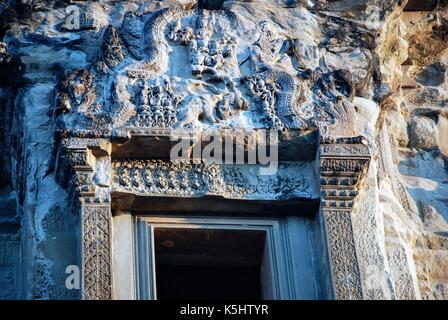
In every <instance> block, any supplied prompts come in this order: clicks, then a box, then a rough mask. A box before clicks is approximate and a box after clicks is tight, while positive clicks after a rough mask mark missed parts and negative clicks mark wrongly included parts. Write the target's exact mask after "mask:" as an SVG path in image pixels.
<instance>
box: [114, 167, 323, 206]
mask: <svg viewBox="0 0 448 320" xmlns="http://www.w3.org/2000/svg"><path fill="white" fill-rule="evenodd" d="M259 169H260V166H259V165H247V164H242V165H217V164H206V163H203V162H193V161H192V162H182V161H179V162H170V161H160V160H159V161H157V160H152V161H151V160H129V161H119V162H114V163H113V172H114V181H113V186H112V190H113V191H114V192H125V193H132V194H138V195H149V196H166V197H173V196H174V197H202V196H206V195H220V196H223V197H225V198H228V199H247V200H249V199H253V200H257V199H259V200H288V199H294V198H313V197H316V196H318V194H317V190H315V187H314V184H315V181H314V177H313V172H312V168H311V167H309V166H307V165H305V164H302V163H280V164H279V168H278V173H277V174H275V175H266V176H263V175H259Z"/></svg>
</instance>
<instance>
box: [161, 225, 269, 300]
mask: <svg viewBox="0 0 448 320" xmlns="http://www.w3.org/2000/svg"><path fill="white" fill-rule="evenodd" d="M154 239H155V261H156V288H157V299H158V300H167V299H190V300H191V299H201V300H204V299H207V300H215V299H252V300H259V299H261V298H262V288H261V287H262V281H261V271H262V268H263V253H264V248H265V239H266V233H265V232H264V231H257V230H219V229H179V228H156V229H155V230H154ZM263 284H264V285H266V283H263Z"/></svg>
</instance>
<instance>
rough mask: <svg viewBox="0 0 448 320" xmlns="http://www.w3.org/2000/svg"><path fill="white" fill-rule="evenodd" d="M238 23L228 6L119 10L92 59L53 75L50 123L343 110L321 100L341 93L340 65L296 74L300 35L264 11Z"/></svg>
mask: <svg viewBox="0 0 448 320" xmlns="http://www.w3.org/2000/svg"><path fill="white" fill-rule="evenodd" d="M239 23H240V22H239V20H238V17H237V15H235V14H234V13H233V12H232V11H230V10H220V11H207V10H184V9H182V8H176V9H161V10H158V11H156V12H153V13H149V14H148V13H147V14H140V15H138V14H135V13H130V12H129V13H127V14H125V15H124V18H123V24H122V27H121V28H116V27H112V26H109V27H108V28H107V29H105V31H104V32H103V45H102V48H101V52H102V53H101V55H100V61H98V62H97V63H94V64H92V65H91V66H90V67H89V68H87V69H85V70H73V71H69V72H67V74H66V75H65V77H62V79H61V81H60V85H59V86H58V88H57V90H56V91H57V93H56V101H55V105H56V107H55V108H56V112H55V114H56V120H57V123H58V125H59V127H60V128H61V129H65V130H67V129H68V130H73V131H75V132H76V131H77V130H95V129H101V130H117V129H123V128H128V127H143V128H190V129H195V130H202V129H205V128H210V127H213V128H275V129H281V130H283V129H307V128H315V127H319V128H321V129H322V128H325V127H326V126H327V125H328V124H331V123H334V121H336V120H338V119H339V118H340V119H339V120H340V121H344V122H347V121H348V120H350V119H352V117H351V114H350V112H349V111H347V110H348V109H347V108H346V107H341V110H333V111H332V110H330V109H331V108H333V109H334V108H336V109H337V108H338V105H346V104H348V102H346V100H347V99H350V95H351V92H349V91H350V90H348V89H344V90H345V91H347V90H348V91H347V92H345V91H344V90H343V89H342V87H344V88H348V87H350V85H349V84H347V83H346V82H347V81H348V80H344V79H345V78H344V76H343V75H338V74H334V75H331V76H330V75H325V74H322V75H320V73H319V72H317V71H316V72H317V73H316V74H315V76H311V75H309V76H306V77H305V76H304V74H303V70H302V69H303V67H304V66H305V65H306V66H307V64H306V63H305V62H303V61H302V60H303V59H299V57H298V55H299V56H300V52H301V51H303V50H305V49H304V48H302V47H301V46H303V44H301V42H300V41H293V40H291V39H289V38H287V37H286V36H285V34H284V33H282V32H281V31H280V29H279V27H278V26H277V25H275V24H274V23H273V22H272V21H259V22H256V25H255V26H254V28H255V29H253V30H244V31H245V32H246V33H253V34H254V35H255V36H253V35H250V36H249V35H247V34H244V32H241V31H239V28H238V27H239V26H240V25H241V24H239ZM254 37H255V38H254ZM307 48H308V47H307ZM308 49H309V48H308ZM302 58H303V57H302ZM298 60H300V61H302V62H301V63H302V64H303V63H305V65H303V66H302V64H300V63H298ZM300 61H299V62H300ZM308 67H309V66H308ZM307 72H312V69H307ZM313 72H314V71H313ZM341 79H342V80H341ZM343 80H344V81H345V82H344V81H343ZM339 87H341V88H339ZM336 96H337V97H338V98H337V99H336V98H335V97H336ZM310 97H313V98H312V99H311V98H310ZM324 100H325V101H324ZM330 100H331V101H330ZM333 100H334V101H333ZM338 101H339V102H340V103H339V102H338ZM327 105H328V106H327ZM329 106H330V107H329ZM324 109H325V110H324ZM342 111H344V112H342ZM352 111H353V110H352ZM342 114H343V115H344V116H343V117H342V116H341V115H342ZM341 117H342V118H341Z"/></svg>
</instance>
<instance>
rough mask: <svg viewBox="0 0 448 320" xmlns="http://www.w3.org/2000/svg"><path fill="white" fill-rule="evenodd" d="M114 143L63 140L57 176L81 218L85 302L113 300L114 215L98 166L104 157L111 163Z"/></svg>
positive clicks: (81, 252)
mask: <svg viewBox="0 0 448 320" xmlns="http://www.w3.org/2000/svg"><path fill="white" fill-rule="evenodd" d="M109 155H110V144H109V143H108V142H107V141H106V140H102V139H80V138H71V139H66V140H63V141H62V143H61V147H60V150H59V154H58V162H57V172H56V173H57V177H58V181H59V182H60V183H61V184H63V185H64V186H65V187H66V189H67V190H68V191H69V195H70V206H69V207H70V210H71V211H72V212H74V213H75V214H79V217H80V225H79V228H80V234H81V237H80V245H79V247H80V263H81V266H82V268H81V269H82V288H81V290H82V292H81V297H82V299H86V300H109V299H111V297H112V288H111V283H112V280H111V213H110V203H109V198H108V197H104V196H102V194H103V193H102V192H100V191H101V190H100V189H102V188H104V185H102V186H98V184H97V183H95V166H96V162H97V161H98V159H99V158H101V157H106V158H107V159H108V161H109V162H110V157H109Z"/></svg>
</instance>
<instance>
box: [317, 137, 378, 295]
mask: <svg viewBox="0 0 448 320" xmlns="http://www.w3.org/2000/svg"><path fill="white" fill-rule="evenodd" d="M369 162H370V153H369V148H368V146H367V145H366V144H365V143H364V141H363V139H362V138H361V137H357V138H343V139H342V138H340V139H333V140H330V139H322V145H321V188H322V190H321V191H322V201H323V214H324V220H325V228H326V234H327V241H328V250H329V255H330V265H331V269H332V275H333V287H334V293H335V298H336V299H338V300H361V299H363V290H362V285H361V277H360V273H359V266H358V259H357V256H356V247H355V240H354V236H353V229H352V218H351V214H352V213H351V210H352V208H353V205H354V200H355V197H356V196H357V195H358V190H359V186H360V184H361V183H362V181H363V179H364V176H365V173H366V171H367V168H368V165H369Z"/></svg>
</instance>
